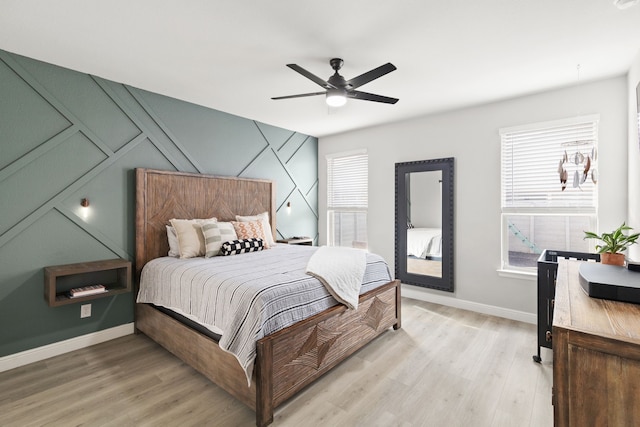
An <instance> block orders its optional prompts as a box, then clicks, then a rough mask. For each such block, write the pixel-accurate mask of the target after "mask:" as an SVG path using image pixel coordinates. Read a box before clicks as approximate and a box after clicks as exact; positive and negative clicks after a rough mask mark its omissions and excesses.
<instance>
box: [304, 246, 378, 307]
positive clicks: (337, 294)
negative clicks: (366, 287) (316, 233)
mask: <svg viewBox="0 0 640 427" xmlns="http://www.w3.org/2000/svg"><path fill="white" fill-rule="evenodd" d="M366 264H367V261H366V252H365V251H363V250H362V249H353V248H342V247H338V246H322V247H320V248H319V249H318V250H317V251H316V252H315V253H314V254H313V255H312V256H311V258H310V259H309V263H308V264H307V274H310V275H312V276H313V277H315V278H317V279H318V280H320V282H322V284H323V285H324V286H326V288H327V290H328V291H329V293H330V294H331V295H332V296H333V297H334V298H335V299H336V300H338V302H340V303H342V304H344V305H346V306H347V307H349V308H353V309H356V308H358V299H359V295H360V287H361V286H362V277H363V276H364V270H365V268H366Z"/></svg>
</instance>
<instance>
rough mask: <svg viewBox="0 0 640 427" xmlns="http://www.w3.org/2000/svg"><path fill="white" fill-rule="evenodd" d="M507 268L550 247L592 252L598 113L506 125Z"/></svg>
mask: <svg viewBox="0 0 640 427" xmlns="http://www.w3.org/2000/svg"><path fill="white" fill-rule="evenodd" d="M500 136H501V141H502V167H501V169H502V203H501V205H502V268H503V269H507V270H523V271H531V270H532V269H534V268H535V267H536V261H537V259H538V257H539V256H540V253H541V252H542V251H543V250H544V249H554V250H566V251H575V252H589V241H587V240H584V239H583V237H584V230H591V229H595V225H596V221H597V211H596V208H597V195H598V194H597V181H598V168H597V163H598V116H587V117H578V118H574V119H567V120H559V121H555V122H549V123H539V124H533V125H526V126H519V127H514V128H508V129H501V130H500Z"/></svg>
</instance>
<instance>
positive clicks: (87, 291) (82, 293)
mask: <svg viewBox="0 0 640 427" xmlns="http://www.w3.org/2000/svg"><path fill="white" fill-rule="evenodd" d="M104 292H107V288H106V287H105V286H104V285H88V286H82V287H80V288H73V289H71V290H70V291H69V297H71V298H77V297H86V296H87V295H95V294H102V293H104Z"/></svg>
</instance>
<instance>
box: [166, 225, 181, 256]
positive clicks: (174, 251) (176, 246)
mask: <svg viewBox="0 0 640 427" xmlns="http://www.w3.org/2000/svg"><path fill="white" fill-rule="evenodd" d="M167 240H168V241H169V253H168V254H167V256H172V257H176V258H177V257H179V256H180V243H178V236H177V235H176V229H175V228H173V227H172V226H170V225H167Z"/></svg>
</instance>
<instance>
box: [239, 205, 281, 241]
mask: <svg viewBox="0 0 640 427" xmlns="http://www.w3.org/2000/svg"><path fill="white" fill-rule="evenodd" d="M258 220H259V221H261V222H262V228H263V229H264V236H265V241H264V244H265V249H268V248H269V247H270V246H273V245H275V244H276V242H275V240H273V232H272V231H271V223H270V222H269V212H262V213H261V214H260V215H251V216H240V215H236V221H240V222H249V221H258Z"/></svg>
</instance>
